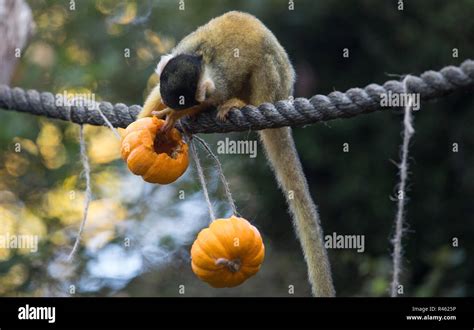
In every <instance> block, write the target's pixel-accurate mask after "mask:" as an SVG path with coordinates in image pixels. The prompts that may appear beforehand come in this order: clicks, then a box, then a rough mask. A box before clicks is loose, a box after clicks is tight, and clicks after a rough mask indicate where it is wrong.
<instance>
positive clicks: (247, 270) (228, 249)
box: [191, 216, 265, 288]
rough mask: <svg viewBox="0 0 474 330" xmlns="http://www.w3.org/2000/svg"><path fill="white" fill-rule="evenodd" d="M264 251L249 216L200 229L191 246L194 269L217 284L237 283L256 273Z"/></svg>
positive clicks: (213, 223)
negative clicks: (248, 218) (248, 219)
mask: <svg viewBox="0 0 474 330" xmlns="http://www.w3.org/2000/svg"><path fill="white" fill-rule="evenodd" d="M264 255H265V247H264V246H263V242H262V237H261V236H260V233H259V232H258V230H257V228H255V227H254V226H252V225H251V224H250V223H249V222H248V221H247V220H245V219H243V218H238V217H236V216H232V217H230V218H228V219H217V220H214V221H213V222H212V223H211V225H210V226H209V228H205V229H203V230H201V232H200V233H199V235H198V237H197V238H196V240H195V241H194V244H193V246H192V248H191V259H192V263H191V266H192V269H193V272H194V273H195V274H196V275H197V276H198V277H199V278H200V279H201V280H203V281H205V282H207V283H209V284H210V285H211V286H213V287H215V288H224V287H234V286H237V285H239V284H241V283H242V282H244V281H245V280H246V279H248V278H249V277H251V276H253V275H255V274H256V273H257V272H258V270H259V269H260V265H261V264H262V262H263V258H264Z"/></svg>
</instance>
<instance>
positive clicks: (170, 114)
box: [159, 103, 209, 132]
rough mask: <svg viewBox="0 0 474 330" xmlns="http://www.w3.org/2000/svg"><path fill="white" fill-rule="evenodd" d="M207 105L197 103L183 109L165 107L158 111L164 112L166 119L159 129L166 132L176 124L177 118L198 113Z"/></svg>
mask: <svg viewBox="0 0 474 330" xmlns="http://www.w3.org/2000/svg"><path fill="white" fill-rule="evenodd" d="M208 107H209V106H208V105H206V104H204V103H202V104H198V105H195V106H194V107H191V108H187V109H184V110H173V109H171V108H167V109H165V110H162V111H159V113H160V114H162V113H166V121H165V124H164V125H163V127H162V128H161V129H162V130H163V131H164V132H167V131H169V130H170V129H172V128H173V127H174V126H175V125H176V122H177V121H178V120H179V119H181V118H183V117H187V116H194V115H196V114H198V113H200V112H201V111H203V110H205V109H207V108H208Z"/></svg>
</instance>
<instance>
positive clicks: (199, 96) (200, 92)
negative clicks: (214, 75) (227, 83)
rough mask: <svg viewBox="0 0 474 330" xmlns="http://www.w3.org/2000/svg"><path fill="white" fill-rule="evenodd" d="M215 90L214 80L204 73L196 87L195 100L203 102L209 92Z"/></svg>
mask: <svg viewBox="0 0 474 330" xmlns="http://www.w3.org/2000/svg"><path fill="white" fill-rule="evenodd" d="M215 90H216V86H215V85H214V81H212V79H211V78H210V77H209V76H208V75H207V74H206V73H204V75H203V76H202V78H201V80H200V81H199V84H198V87H197V89H196V101H198V102H204V101H205V100H206V98H207V97H208V96H209V95H210V94H212V93H214V91H215Z"/></svg>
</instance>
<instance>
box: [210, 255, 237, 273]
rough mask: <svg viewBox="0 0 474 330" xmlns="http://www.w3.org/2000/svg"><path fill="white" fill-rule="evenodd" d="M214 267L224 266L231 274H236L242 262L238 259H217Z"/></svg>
mask: <svg viewBox="0 0 474 330" xmlns="http://www.w3.org/2000/svg"><path fill="white" fill-rule="evenodd" d="M216 265H219V266H220V265H223V266H226V267H227V268H228V269H229V270H230V271H231V272H232V273H237V272H238V271H239V270H240V267H241V265H242V262H241V261H240V259H234V260H228V259H225V258H219V259H217V260H216Z"/></svg>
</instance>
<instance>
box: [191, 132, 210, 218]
mask: <svg viewBox="0 0 474 330" xmlns="http://www.w3.org/2000/svg"><path fill="white" fill-rule="evenodd" d="M188 143H189V147H190V149H191V154H192V156H193V159H194V164H195V165H196V170H197V173H198V176H199V181H200V182H201V186H202V192H203V193H204V198H205V199H206V203H207V207H208V208H209V216H210V217H211V221H210V222H212V221H214V219H215V218H216V217H215V216H214V210H213V207H212V203H211V199H210V198H209V192H208V190H207V185H206V179H205V178H204V172H203V170H202V167H201V161H200V160H199V156H198V153H197V150H196V146H195V144H194V141H193V139H192V136H188Z"/></svg>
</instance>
